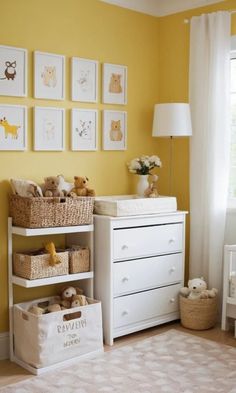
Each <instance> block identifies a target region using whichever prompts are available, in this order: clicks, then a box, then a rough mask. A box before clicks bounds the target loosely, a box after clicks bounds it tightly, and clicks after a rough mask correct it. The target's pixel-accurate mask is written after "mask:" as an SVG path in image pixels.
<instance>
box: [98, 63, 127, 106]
mask: <svg viewBox="0 0 236 393" xmlns="http://www.w3.org/2000/svg"><path fill="white" fill-rule="evenodd" d="M127 72H128V69H127V66H124V65H116V64H108V63H104V64H103V86H102V87H103V103H104V104H120V105H126V104H127Z"/></svg>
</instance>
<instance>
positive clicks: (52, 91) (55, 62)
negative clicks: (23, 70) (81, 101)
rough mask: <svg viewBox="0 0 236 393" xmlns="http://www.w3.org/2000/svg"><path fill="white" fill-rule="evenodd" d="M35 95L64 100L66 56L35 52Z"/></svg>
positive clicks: (36, 96)
mask: <svg viewBox="0 0 236 393" xmlns="http://www.w3.org/2000/svg"><path fill="white" fill-rule="evenodd" d="M34 97H35V98H44V99H47V100H64V97H65V57H64V56H62V55H55V54H53V53H46V52H37V51H36V52H34Z"/></svg>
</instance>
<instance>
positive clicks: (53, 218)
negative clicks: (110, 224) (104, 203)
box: [10, 195, 94, 228]
mask: <svg viewBox="0 0 236 393" xmlns="http://www.w3.org/2000/svg"><path fill="white" fill-rule="evenodd" d="M93 204H94V198H92V197H75V198H70V197H65V198H42V197H39V198H28V197H21V196H19V195H11V196H10V216H11V217H12V222H13V225H16V226H20V227H24V228H47V227H61V226H71V225H84V224H91V223H92V221H93Z"/></svg>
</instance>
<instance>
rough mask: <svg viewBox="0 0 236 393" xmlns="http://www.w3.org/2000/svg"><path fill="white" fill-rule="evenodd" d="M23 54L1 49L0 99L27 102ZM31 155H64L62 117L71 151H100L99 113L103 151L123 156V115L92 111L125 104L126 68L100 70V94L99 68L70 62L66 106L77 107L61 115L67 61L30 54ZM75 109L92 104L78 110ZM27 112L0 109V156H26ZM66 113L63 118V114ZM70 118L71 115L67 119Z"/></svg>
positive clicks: (19, 50)
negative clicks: (18, 153) (41, 102)
mask: <svg viewBox="0 0 236 393" xmlns="http://www.w3.org/2000/svg"><path fill="white" fill-rule="evenodd" d="M28 56H29V55H28V51H27V49H22V48H15V47H10V46H3V45H1V46H0V96H8V97H28V86H27V80H28V72H29V70H28ZM33 61H34V70H33V81H34V99H35V105H34V108H33V113H34V122H33V136H34V138H33V139H34V144H33V150H34V151H59V152H60V151H63V150H65V133H66V130H65V116H68V115H69V116H70V119H71V121H70V124H71V126H70V128H71V130H70V133H71V137H70V140H71V143H70V149H71V150H72V151H96V150H97V149H98V116H99V112H102V148H103V150H126V148H127V112H126V111H124V110H116V109H115V110H113V109H112V110H110V109H109V106H108V107H107V108H106V109H104V110H103V111H100V110H98V109H97V108H94V104H96V103H99V99H100V96H101V97H102V98H101V101H102V103H103V104H110V105H113V106H114V105H122V109H123V107H124V106H125V105H126V104H127V77H128V76H127V66H125V65H118V64H109V63H103V64H102V91H101V92H99V87H98V86H99V84H98V77H99V75H98V74H99V62H98V61H97V60H91V59H84V58H81V57H72V58H71V59H70V73H71V75H70V80H71V86H70V100H71V101H73V102H77V103H78V107H76V108H72V109H70V110H69V111H65V109H64V108H61V106H60V107H59V106H57V105H56V102H57V101H61V102H63V101H64V100H65V87H66V86H65V67H66V65H65V56H63V55H59V54H54V53H46V52H39V51H35V52H34V53H33ZM37 99H40V100H44V99H45V100H55V105H53V106H39V105H37ZM79 103H87V104H90V103H91V104H93V105H91V106H92V107H91V109H90V108H86V109H84V108H80V107H79ZM29 110H31V109H29V108H28V107H27V106H24V105H11V104H9V103H8V104H3V103H1V104H0V150H5V151H25V150H28V146H27V135H28V127H27V118H28V115H27V111H29ZM66 112H67V113H66ZM68 112H70V113H68Z"/></svg>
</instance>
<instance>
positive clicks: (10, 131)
mask: <svg viewBox="0 0 236 393" xmlns="http://www.w3.org/2000/svg"><path fill="white" fill-rule="evenodd" d="M26 147H27V108H26V106H20V105H1V104H0V150H22V151H23V150H26Z"/></svg>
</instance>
